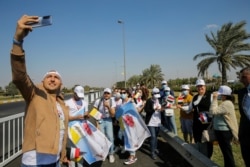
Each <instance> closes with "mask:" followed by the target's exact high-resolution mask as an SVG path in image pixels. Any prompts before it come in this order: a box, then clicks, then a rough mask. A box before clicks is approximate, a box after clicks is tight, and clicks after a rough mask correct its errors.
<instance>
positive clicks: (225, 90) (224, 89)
mask: <svg viewBox="0 0 250 167" xmlns="http://www.w3.org/2000/svg"><path fill="white" fill-rule="evenodd" d="M231 94H232V89H231V88H230V87H228V86H226V85H222V86H220V88H219V90H218V95H231Z"/></svg>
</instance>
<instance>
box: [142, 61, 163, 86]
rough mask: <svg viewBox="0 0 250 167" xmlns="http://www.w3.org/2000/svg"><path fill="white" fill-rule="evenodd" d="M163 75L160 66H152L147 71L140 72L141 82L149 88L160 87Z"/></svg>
mask: <svg viewBox="0 0 250 167" xmlns="http://www.w3.org/2000/svg"><path fill="white" fill-rule="evenodd" d="M163 76H164V74H163V73H162V70H161V67H160V65H157V64H153V65H151V66H150V67H149V68H148V69H145V70H143V71H142V78H141V81H142V82H143V83H144V84H145V85H146V86H147V87H149V88H153V87H155V86H158V85H160V83H161V81H162V80H163Z"/></svg>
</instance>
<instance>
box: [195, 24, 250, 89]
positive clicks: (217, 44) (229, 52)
mask: <svg viewBox="0 0 250 167" xmlns="http://www.w3.org/2000/svg"><path fill="white" fill-rule="evenodd" d="M245 25H246V22H245V21H241V22H239V23H236V24H235V25H233V23H231V22H229V23H227V24H225V25H223V26H222V27H221V29H220V30H218V31H217V34H214V33H213V32H211V36H212V37H209V36H208V35H206V40H207V42H208V43H209V44H210V46H211V47H212V48H213V49H214V51H215V53H213V52H207V53H200V54H197V55H196V56H194V58H193V60H194V61H195V60H196V59H197V58H204V59H203V60H201V61H200V62H199V63H198V64H197V69H198V71H199V73H198V76H199V75H202V76H204V74H205V72H206V70H207V69H208V68H209V66H210V65H211V64H212V63H214V62H217V63H218V68H219V71H220V73H221V76H222V81H221V82H222V84H227V71H230V70H231V67H232V68H234V69H236V68H237V67H241V68H242V67H245V66H249V65H250V55H249V54H247V53H249V52H247V51H249V50H250V44H249V43H244V42H245V41H246V40H248V39H249V38H250V34H248V33H247V32H246V30H245V29H244V27H245ZM205 57H206V58H205Z"/></svg>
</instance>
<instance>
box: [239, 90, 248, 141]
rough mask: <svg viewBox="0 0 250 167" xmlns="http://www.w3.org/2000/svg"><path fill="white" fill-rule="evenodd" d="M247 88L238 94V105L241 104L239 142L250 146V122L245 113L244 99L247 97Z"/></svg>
mask: <svg viewBox="0 0 250 167" xmlns="http://www.w3.org/2000/svg"><path fill="white" fill-rule="evenodd" d="M247 95H248V92H247V88H243V89H241V90H239V92H238V104H239V111H240V115H241V117H240V123H239V124H240V125H239V141H240V142H241V143H243V144H244V145H246V144H249V145H250V120H249V119H248V118H247V116H246V115H245V113H244V111H243V106H242V105H243V104H242V103H243V99H244V96H247Z"/></svg>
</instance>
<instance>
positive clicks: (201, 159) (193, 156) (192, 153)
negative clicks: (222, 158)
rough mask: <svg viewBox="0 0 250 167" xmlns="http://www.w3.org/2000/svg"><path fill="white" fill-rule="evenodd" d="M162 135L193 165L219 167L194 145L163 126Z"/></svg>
mask: <svg viewBox="0 0 250 167" xmlns="http://www.w3.org/2000/svg"><path fill="white" fill-rule="evenodd" d="M160 136H162V137H163V138H164V139H165V140H166V141H167V142H168V144H169V145H171V146H172V147H173V148H174V149H175V150H176V151H177V152H178V153H179V154H180V155H181V156H182V157H183V158H184V159H185V160H186V161H187V162H188V163H189V164H191V165H192V166H199V167H219V166H218V165H217V164H216V163H214V162H213V161H211V160H210V159H209V158H207V157H206V156H205V155H203V154H202V153H200V152H199V151H198V150H196V149H195V148H194V147H193V146H192V145H190V144H188V143H186V142H184V141H183V140H182V139H181V138H179V137H178V136H176V135H175V134H173V133H172V132H168V131H167V129H166V128H164V127H161V130H160Z"/></svg>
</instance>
